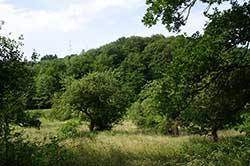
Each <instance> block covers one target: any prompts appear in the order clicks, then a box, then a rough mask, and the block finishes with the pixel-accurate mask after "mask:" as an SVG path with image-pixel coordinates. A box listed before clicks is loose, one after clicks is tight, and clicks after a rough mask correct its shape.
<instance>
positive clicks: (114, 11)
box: [0, 0, 206, 59]
mask: <svg viewBox="0 0 250 166" xmlns="http://www.w3.org/2000/svg"><path fill="white" fill-rule="evenodd" d="M146 8H147V6H146V5H145V0H35V1H34V0H0V20H4V21H5V24H4V25H3V26H2V30H1V31H0V35H7V36H10V37H17V36H20V35H21V34H22V35H23V36H24V41H23V42H24V46H23V48H22V51H23V52H24V54H25V56H26V57H27V58H28V59H29V58H30V56H31V54H32V52H33V50H34V49H35V50H36V52H38V53H39V54H41V56H44V55H46V54H57V55H58V56H59V57H64V56H66V55H69V54H73V53H80V52H81V51H82V50H83V49H84V50H85V51H86V50H89V49H92V48H98V47H100V46H101V45H104V44H107V43H109V42H111V41H115V40H117V39H118V38H120V37H123V36H124V37H129V36H151V35H153V34H163V35H165V36H171V35H175V34H173V33H169V32H168V31H167V30H166V29H165V28H164V26H163V25H161V24H158V25H156V26H153V27H151V28H148V27H146V26H144V25H143V23H142V22H141V19H142V17H143V15H144V13H145V11H146ZM203 9H204V6H202V5H201V4H198V5H196V7H195V8H194V9H193V10H192V12H191V15H190V18H189V21H188V24H187V25H186V26H185V27H184V28H183V30H182V32H181V33H184V32H186V33H187V34H189V35H190V34H192V33H194V32H196V31H197V30H202V28H203V25H204V23H205V21H206V20H205V18H204V17H203V14H202V10H203Z"/></svg>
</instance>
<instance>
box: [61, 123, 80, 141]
mask: <svg viewBox="0 0 250 166" xmlns="http://www.w3.org/2000/svg"><path fill="white" fill-rule="evenodd" d="M79 125H80V122H79V121H78V122H77V121H75V120H71V121H68V122H66V123H65V124H64V125H63V126H62V127H61V128H59V130H58V135H59V137H61V138H73V137H74V136H76V135H77V126H79Z"/></svg>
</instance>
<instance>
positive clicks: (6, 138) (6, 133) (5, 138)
mask: <svg viewBox="0 0 250 166" xmlns="http://www.w3.org/2000/svg"><path fill="white" fill-rule="evenodd" d="M9 135H10V127H9V122H8V119H7V115H5V117H4V136H3V141H4V146H5V147H4V148H5V149H4V153H5V160H4V162H6V163H8V158H9Z"/></svg>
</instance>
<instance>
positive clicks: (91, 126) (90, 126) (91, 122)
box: [89, 120, 95, 131]
mask: <svg viewBox="0 0 250 166" xmlns="http://www.w3.org/2000/svg"><path fill="white" fill-rule="evenodd" d="M94 128H95V124H94V122H93V121H92V120H91V121H90V124H89V130H90V131H94Z"/></svg>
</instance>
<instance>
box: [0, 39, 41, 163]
mask: <svg viewBox="0 0 250 166" xmlns="http://www.w3.org/2000/svg"><path fill="white" fill-rule="evenodd" d="M20 45H21V43H20V42H19V41H15V40H12V39H9V38H7V37H4V36H0V141H1V143H2V142H3V143H4V145H5V146H4V147H5V149H3V150H4V153H5V155H6V156H5V157H6V159H8V157H9V156H8V150H9V141H10V139H11V136H12V135H11V125H13V124H15V125H19V126H36V127H39V125H40V121H38V120H36V119H33V118H31V117H30V116H29V115H28V114H27V113H26V112H25V103H26V94H27V91H28V89H29V86H30V83H31V82H32V80H31V78H30V77H29V76H30V71H29V70H28V68H27V67H26V64H25V63H24V62H22V60H21V58H22V53H21V52H20Z"/></svg>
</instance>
